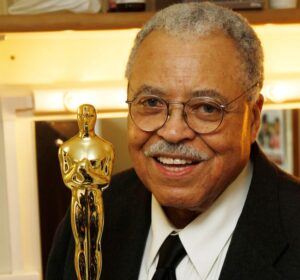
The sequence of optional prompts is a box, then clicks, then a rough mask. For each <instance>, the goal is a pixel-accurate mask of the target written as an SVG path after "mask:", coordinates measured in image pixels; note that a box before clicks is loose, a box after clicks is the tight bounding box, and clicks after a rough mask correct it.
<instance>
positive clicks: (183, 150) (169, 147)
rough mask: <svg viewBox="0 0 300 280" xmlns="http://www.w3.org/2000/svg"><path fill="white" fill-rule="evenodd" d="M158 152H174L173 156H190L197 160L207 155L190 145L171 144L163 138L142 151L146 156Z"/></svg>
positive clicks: (205, 158) (151, 155)
mask: <svg viewBox="0 0 300 280" xmlns="http://www.w3.org/2000/svg"><path fill="white" fill-rule="evenodd" d="M160 153H168V154H174V155H175V156H182V157H186V158H191V159H193V160H197V161H202V160H207V159H208V155H207V154H206V153H203V152H199V151H198V150H196V149H195V148H193V147H192V146H190V145H187V144H182V143H180V144H172V143H168V142H166V141H164V140H159V141H158V142H156V143H155V144H152V145H151V146H150V147H149V148H147V149H146V150H145V151H144V154H145V156H147V157H153V156H155V155H157V154H160Z"/></svg>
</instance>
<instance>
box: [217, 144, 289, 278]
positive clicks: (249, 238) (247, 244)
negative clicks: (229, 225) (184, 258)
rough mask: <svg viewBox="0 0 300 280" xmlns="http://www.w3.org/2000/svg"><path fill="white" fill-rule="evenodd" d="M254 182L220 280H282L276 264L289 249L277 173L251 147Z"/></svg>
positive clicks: (253, 147)
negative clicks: (282, 215)
mask: <svg viewBox="0 0 300 280" xmlns="http://www.w3.org/2000/svg"><path fill="white" fill-rule="evenodd" d="M252 161H253V166H254V169H253V178H252V182H251V186H250V189H249V193H248V197H247V200H246V203H245V206H244V209H243V211H242V214H241V216H240V218H239V221H238V223H237V226H236V229H235V231H234V233H233V236H232V240H231V244H230V246H229V250H228V253H227V256H226V259H225V262H224V266H223V269H222V272H221V276H220V279H221V280H227V279H228V280H229V279H230V280H232V279H243V280H245V279H249V280H250V279H264V280H267V279H270V280H271V279H272V280H275V279H278V280H279V279H283V278H282V277H281V276H280V275H279V274H278V273H277V272H276V270H275V269H274V264H275V262H276V261H277V260H278V258H279V256H280V254H281V253H282V252H283V251H284V249H285V248H286V247H287V242H286V241H285V240H286V239H285V237H284V234H283V232H282V229H281V224H280V223H281V222H280V218H279V217H280V213H279V210H280V209H279V198H278V191H277V188H276V184H277V182H276V169H275V168H274V167H273V166H272V165H270V163H269V161H268V160H267V159H266V158H265V156H264V155H263V154H262V153H261V151H260V150H259V148H258V146H257V144H253V145H252Z"/></svg>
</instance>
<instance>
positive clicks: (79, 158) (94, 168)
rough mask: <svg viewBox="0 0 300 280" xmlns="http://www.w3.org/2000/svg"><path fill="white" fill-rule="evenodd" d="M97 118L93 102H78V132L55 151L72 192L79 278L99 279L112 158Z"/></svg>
mask: <svg viewBox="0 0 300 280" xmlns="http://www.w3.org/2000/svg"><path fill="white" fill-rule="evenodd" d="M96 119H97V115H96V110H95V108H94V107H93V106H92V105H89V104H84V105H81V106H80V107H79V108H78V112H77V120H78V127H79V132H78V133H77V134H76V135H75V136H73V137H72V138H71V139H69V140H67V141H66V142H64V143H63V144H62V145H61V146H60V148H59V151H58V157H59V163H60V169H61V173H62V177H63V181H64V183H65V185H66V186H67V187H68V188H70V189H71V191H72V201H71V225H72V231H73V235H74V240H75V255H74V263H75V270H76V275H77V279H78V280H98V279H100V275H101V267H102V254H101V236H102V232H103V224H104V213H103V199H102V191H103V190H104V189H105V188H107V187H108V185H109V183H110V179H111V174H112V166H113V161H114V148H113V146H112V144H111V143H109V142H108V141H106V140H104V139H102V138H100V137H99V136H97V135H96V133H95V124H96Z"/></svg>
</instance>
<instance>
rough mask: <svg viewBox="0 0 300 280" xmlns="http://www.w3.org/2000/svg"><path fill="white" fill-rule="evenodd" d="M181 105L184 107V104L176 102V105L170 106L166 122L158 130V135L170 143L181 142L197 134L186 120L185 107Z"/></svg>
mask: <svg viewBox="0 0 300 280" xmlns="http://www.w3.org/2000/svg"><path fill="white" fill-rule="evenodd" d="M179 106H180V107H182V104H176V106H175V105H174V104H172V106H170V109H169V110H170V111H169V116H168V119H167V121H166V123H165V124H164V125H163V126H162V127H161V128H160V129H158V130H157V135H159V136H160V137H162V138H163V139H165V140H166V141H168V142H169V143H180V142H182V141H184V140H191V139H193V138H194V137H195V136H196V132H195V131H194V130H192V129H191V128H190V127H189V126H188V125H187V123H186V121H185V118H184V115H183V108H180V107H179ZM171 107H172V108H171Z"/></svg>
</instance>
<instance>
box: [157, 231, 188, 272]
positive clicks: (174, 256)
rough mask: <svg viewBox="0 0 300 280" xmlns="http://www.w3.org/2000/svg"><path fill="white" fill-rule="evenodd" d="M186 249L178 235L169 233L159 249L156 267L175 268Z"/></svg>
mask: <svg viewBox="0 0 300 280" xmlns="http://www.w3.org/2000/svg"><path fill="white" fill-rule="evenodd" d="M185 255H186V251H185V249H184V247H183V245H182V243H181V241H180V239H179V236H178V235H169V236H168V237H167V238H166V240H165V241H164V243H163V244H162V245H161V247H160V249H159V259H158V265H157V269H161V268H167V269H172V270H175V268H176V266H177V265H178V264H179V263H180V261H181V260H182V259H183V257H184V256H185Z"/></svg>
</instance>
